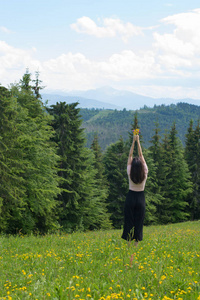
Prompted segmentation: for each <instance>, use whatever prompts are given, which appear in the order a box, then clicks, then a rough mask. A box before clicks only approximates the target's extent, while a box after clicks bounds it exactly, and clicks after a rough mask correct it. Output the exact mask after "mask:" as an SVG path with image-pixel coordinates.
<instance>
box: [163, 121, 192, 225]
mask: <svg viewBox="0 0 200 300" xmlns="http://www.w3.org/2000/svg"><path fill="white" fill-rule="evenodd" d="M176 135H177V131H176V126H175V124H174V125H173V126H172V128H171V131H170V133H169V134H168V135H166V136H165V139H164V140H163V145H162V149H161V157H162V160H161V161H160V165H159V168H160V171H159V172H160V175H159V181H158V183H159V185H160V187H161V195H162V197H163V201H162V202H161V206H160V207H159V219H160V221H161V223H168V222H172V223H173V222H179V221H184V220H187V219H188V218H189V213H188V207H187V206H188V202H187V199H188V197H189V195H190V193H191V192H192V184H191V181H190V172H189V169H188V165H187V163H186V161H185V159H184V156H183V147H182V145H181V142H180V140H179V139H178V138H177V136H176Z"/></svg>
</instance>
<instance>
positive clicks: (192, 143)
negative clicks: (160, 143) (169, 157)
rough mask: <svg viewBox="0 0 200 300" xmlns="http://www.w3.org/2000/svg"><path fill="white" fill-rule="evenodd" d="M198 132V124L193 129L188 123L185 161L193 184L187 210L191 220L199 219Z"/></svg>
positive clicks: (199, 168)
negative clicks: (188, 209)
mask: <svg viewBox="0 0 200 300" xmlns="http://www.w3.org/2000/svg"><path fill="white" fill-rule="evenodd" d="M199 140H200V131H199V122H198V124H197V127H196V129H195V130H194V129H193V120H191V121H190V125H189V128H188V132H187V134H186V146H185V159H186V161H187V163H188V167H189V170H190V173H191V180H192V182H193V192H192V194H191V197H190V198H189V200H188V202H189V208H190V213H191V219H192V220H194V219H199V218H200V156H199V151H200V142H199Z"/></svg>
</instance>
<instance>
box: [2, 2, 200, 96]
mask: <svg viewBox="0 0 200 300" xmlns="http://www.w3.org/2000/svg"><path fill="white" fill-rule="evenodd" d="M0 7H1V9H0V83H1V85H4V86H6V87H7V86H9V85H10V84H11V83H15V82H19V80H20V79H21V78H22V76H23V74H24V73H25V72H26V69H27V68H28V69H29V71H30V72H31V74H33V79H34V74H35V72H36V71H39V72H40V79H41V80H42V81H43V85H45V86H46V90H49V91H56V90H58V91H66V92H69V91H76V90H77V91H78V90H79V91H80V90H89V89H96V88H100V87H104V86H110V87H113V88H115V89H119V90H128V91H132V92H134V93H138V94H141V95H145V96H150V97H155V98H160V97H162V98H174V99H185V98H193V99H200V2H199V0H190V1H188V0H181V1H180V0H177V1H175V0H173V1H172V0H166V1H165V0H140V1H138V0H137V1H135V0H123V1H122V0H120V1H119V0H71V1H68V0H65V1H64V0H55V1H54V0H48V1H47V0H40V1H38V0H0Z"/></svg>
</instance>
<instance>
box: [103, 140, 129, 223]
mask: <svg viewBox="0 0 200 300" xmlns="http://www.w3.org/2000/svg"><path fill="white" fill-rule="evenodd" d="M127 159H128V148H127V145H126V144H125V143H124V141H123V139H122V138H121V139H120V140H119V141H118V142H116V143H115V144H112V145H110V146H109V147H108V148H107V150H106V153H105V155H104V164H105V172H106V176H107V180H108V184H109V194H108V198H107V203H108V211H109V213H110V214H111V220H112V223H113V226H114V227H115V228H121V227H122V225H123V222H124V217H123V211H124V201H125V198H126V194H127V192H128V176H127V172H126V167H127Z"/></svg>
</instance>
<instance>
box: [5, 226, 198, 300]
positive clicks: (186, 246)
mask: <svg viewBox="0 0 200 300" xmlns="http://www.w3.org/2000/svg"><path fill="white" fill-rule="evenodd" d="M120 236H121V231H120V230H110V231H96V232H87V233H74V234H69V235H67V234H66V235H65V234H54V235H46V236H23V235H19V236H16V237H13V236H10V237H6V236H1V237H0V299H6V300H11V299H20V300H21V299H34V300H36V299H38V300H41V299H61V300H63V299H66V300H68V299H69V300H73V299H74V300H76V299H77V300H83V299H84V300H89V299H94V300H111V299H132V300H141V299H147V300H171V299H178V300H186V299H190V300H200V222H198V221H197V222H186V223H179V224H173V225H166V226H151V227H145V228H144V240H143V241H142V242H141V243H139V245H138V247H137V248H135V247H134V244H131V246H130V247H129V246H128V245H127V243H126V241H124V240H122V239H121V238H120Z"/></svg>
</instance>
